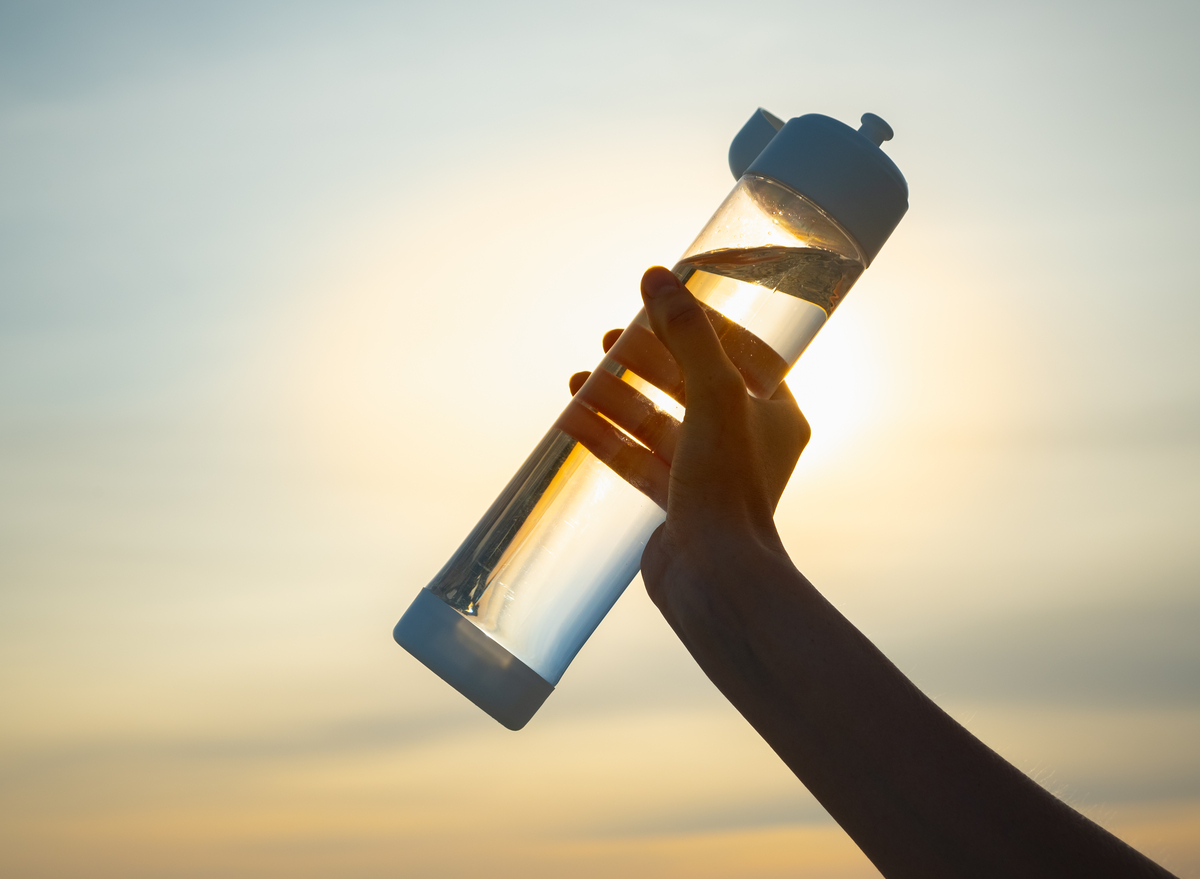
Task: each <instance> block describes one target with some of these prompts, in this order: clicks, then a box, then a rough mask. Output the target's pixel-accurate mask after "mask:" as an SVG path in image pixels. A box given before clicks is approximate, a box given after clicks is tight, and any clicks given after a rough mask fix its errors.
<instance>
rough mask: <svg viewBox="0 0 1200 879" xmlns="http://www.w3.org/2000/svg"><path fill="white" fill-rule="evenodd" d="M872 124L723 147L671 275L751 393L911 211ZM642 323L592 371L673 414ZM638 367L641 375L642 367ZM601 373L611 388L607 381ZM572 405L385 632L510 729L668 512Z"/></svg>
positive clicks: (768, 127) (782, 129)
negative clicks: (719, 199) (719, 173)
mask: <svg viewBox="0 0 1200 879" xmlns="http://www.w3.org/2000/svg"><path fill="white" fill-rule="evenodd" d="M891 137H892V130H891V128H890V127H889V126H888V124H887V123H886V122H884V121H883V120H882V119H880V118H879V117H878V116H875V115H873V114H871V113H867V114H865V115H864V116H863V117H862V127H861V128H859V129H858V130H855V129H853V128H851V127H849V126H847V125H845V124H843V123H841V122H839V121H837V120H835V119H831V118H830V117H828V116H820V115H816V114H810V115H806V116H800V117H798V118H796V119H792V120H791V121H789V122H788V123H787V124H786V125H785V124H784V123H783V122H782V121H781V120H779V119H778V118H776V117H775V116H773V115H771V114H770V113H768V112H766V111H765V110H758V111H757V112H756V113H755V114H754V115H753V116H752V117H751V118H750V121H749V122H747V123H746V125H745V126H744V127H743V128H742V130H741V131H740V132H739V133H738V135H737V136H736V137H735V138H734V140H733V144H732V145H731V147H730V150H729V165H730V169H731V170H732V171H733V176H734V177H735V178H737V181H738V182H737V184H736V186H734V188H733V191H732V192H731V193H730V194H729V196H728V197H727V198H726V199H725V201H724V202H723V203H722V204H721V206H720V207H719V208H718V209H717V212H716V213H715V214H714V215H713V217H712V219H711V220H709V222H708V225H706V226H705V227H704V229H703V230H701V232H700V234H699V236H698V237H697V238H696V240H695V241H694V242H693V243H692V246H691V247H689V248H688V249H687V251H686V252H685V253H684V254H683V257H682V258H681V259H680V261H679V263H677V264H676V266H675V268H674V271H675V273H676V275H677V276H678V277H679V278H680V280H682V281H683V282H684V283H686V285H687V287H688V289H689V290H691V292H692V293H693V295H695V296H696V298H697V299H698V300H700V302H701V303H703V304H704V306H705V307H706V309H707V310H708V312H709V314H710V316H713V318H714V326H715V327H717V329H718V335H721V336H722V344H723V345H724V346H725V350H726V352H727V353H728V354H729V355H730V359H731V360H733V362H734V363H735V365H737V366H738V368H739V370H740V371H741V372H742V374H743V375H744V376H745V377H746V382H747V387H748V389H749V390H750V392H751V393H753V394H756V395H760V396H769V395H770V394H771V393H772V392H773V391H774V390H775V387H776V386H777V385H778V383H779V382H780V381H782V380H783V377H784V375H785V374H786V373H787V371H788V370H789V369H790V368H791V367H792V366H793V365H794V364H795V362H796V360H797V359H798V358H799V357H800V355H801V353H803V351H804V349H805V348H806V347H807V346H808V344H809V342H811V341H812V339H813V337H814V336H815V335H816V334H817V331H818V330H820V329H821V327H822V326H823V325H824V324H825V321H826V320H828V319H829V316H830V315H831V314H832V313H833V311H834V309H835V308H837V305H838V303H839V302H841V300H842V299H843V297H845V295H846V293H847V292H848V291H849V289H850V287H851V286H852V285H853V284H854V282H855V281H856V280H857V279H858V277H859V275H860V274H861V273H862V272H863V270H864V269H865V268H866V267H867V266H868V265H869V264H870V263H871V261H872V260H873V259H874V258H875V256H876V254H878V253H879V250H880V248H881V247H882V246H883V243H884V242H885V241H886V240H887V238H888V236H889V235H890V234H891V233H892V230H893V229H895V227H896V225H897V224H898V223H899V222H900V219H901V217H903V215H904V213H905V211H906V210H907V209H908V185H907V184H906V183H905V180H904V177H903V175H901V173H900V170H899V169H898V168H897V167H896V165H895V164H894V163H893V162H892V161H891V159H889V158H888V157H887V156H886V155H885V154H884V152H883V151H882V150H881V149H880V145H881V144H882V143H883V142H884V141H886V140H890V139H891ZM647 334H649V335H650V336H652V333H651V331H650V325H649V322H648V321H647V319H646V315H645V312H644V311H643V312H640V313H639V314H638V315H637V316H636V317H635V318H634V320H633V322H632V323H631V324H630V326H629V328H628V329H626V330H625V331H624V332H623V333H622V335H621V337H620V339H619V340H618V342H617V343H616V345H614V346H613V347H612V348H611V349H610V350H609V352H608V354H607V355H606V356H605V357H604V359H603V360H602V361H601V362H600V365H599V366H598V367H597V370H596V372H595V373H594V375H595V374H597V373H599V371H601V370H603V371H605V372H606V373H608V374H609V375H610V376H612V377H615V378H616V379H619V380H620V381H622V382H625V383H626V384H628V385H631V386H632V388H633V390H634V391H636V392H638V393H639V394H642V395H643V396H645V397H646V398H647V400H648V401H650V403H651V404H653V405H654V406H655V407H656V408H657V409H659V410H660V411H661V412H663V413H665V414H666V415H668V416H669V417H673V418H677V419H682V415H683V408H682V407H681V406H680V405H679V404H678V403H677V402H676V401H675V400H673V399H672V398H671V397H670V395H669V394H667V393H664V390H663V389H662V388H661V387H660V385H662V384H663V382H662V381H661V380H656V376H655V375H653V372H654V368H653V364H652V363H651V364H648V365H645V366H643V365H642V364H643V363H644V362H646V360H645V357H644V356H641V355H639V352H642V355H644V354H645V352H646V351H648V350H650V348H649V347H648V345H647V344H643V343H648V342H653V340H652V339H649V338H648V336H647ZM639 371H640V372H639ZM605 380H610V379H608V378H607V377H606V378H605ZM578 405H580V404H579V403H578V402H577V401H572V404H571V405H570V406H568V410H567V412H564V415H563V417H562V418H560V420H559V421H558V422H556V423H555V426H554V427H552V428H551V430H550V432H549V433H547V434H546V436H545V437H544V438H543V439H542V441H541V442H540V443H539V444H538V446H537V448H535V449H534V450H533V453H532V454H531V455H530V456H529V458H528V459H527V460H526V461H525V463H524V464H523V465H522V466H521V468H520V470H518V471H517V474H516V475H515V476H514V477H513V478H512V480H511V481H510V482H509V483H508V485H507V486H506V487H505V489H504V491H503V492H501V494H500V496H499V497H498V498H497V499H496V501H495V503H493V504H492V506H491V507H490V508H489V509H488V511H487V512H486V513H485V514H484V516H483V518H482V519H481V520H480V521H479V524H478V525H476V526H475V528H474V530H473V531H471V533H470V534H469V535H468V536H467V539H466V540H465V541H464V542H463V544H462V546H460V547H459V549H458V551H457V552H456V553H455V554H454V555H453V556H452V557H451V558H450V560H449V561H448V562H447V563H446V565H445V567H443V568H442V570H441V571H439V572H438V574H437V576H435V577H434V578H433V580H432V581H431V582H430V583H429V585H428V586H426V587H425V588H424V589H423V590H421V592H420V593H419V594H418V595H417V598H416V600H415V601H414V602H413V603H412V605H411V606H410V607H409V609H408V610H407V611H406V612H405V614H404V616H403V617H402V618H401V619H400V621H399V622H398V623H397V624H396V627H395V631H394V635H395V638H396V641H397V642H398V643H399V644H400V645H401V646H402V647H404V648H405V649H406V650H408V651H409V652H410V653H412V654H413V655H414V656H415V657H416V658H417V659H419V660H420V661H421V662H423V663H424V664H425V665H426V666H428V667H429V668H430V669H431V670H432V671H434V672H435V673H436V674H438V675H439V676H440V677H441V678H442V679H444V680H445V681H446V682H447V683H449V684H450V685H451V686H453V687H455V688H456V689H457V690H458V691H459V692H461V693H462V694H463V695H464V696H466V697H467V698H468V699H470V700H471V701H472V702H474V703H475V704H476V705H478V706H479V707H480V708H482V709H483V710H484V711H486V712H487V713H488V714H490V715H491V716H492V717H493V718H495V719H496V720H498V721H499V722H500V723H502V724H503V725H504V726H506V727H508V728H509V729H514V730H516V729H520V728H521V727H523V726H524V725H525V724H526V723H527V722H528V721H529V719H530V718H531V717H532V716H533V715H534V713H535V712H536V711H537V710H538V708H540V707H541V705H542V703H543V702H544V701H545V700H546V698H547V697H548V696H549V695H550V693H551V692H552V691H553V690H554V687H555V685H557V684H558V682H559V679H560V678H561V677H562V675H563V672H564V671H565V670H566V668H567V666H568V665H569V664H570V662H571V660H572V659H574V657H575V654H576V653H578V652H579V649H580V648H581V647H582V646H583V644H584V642H585V641H586V640H587V639H588V637H589V636H590V635H591V634H592V632H593V631H594V630H595V628H596V626H597V625H599V623H600V620H601V619H603V618H604V615H605V614H606V613H608V611H609V609H610V608H611V607H612V605H613V603H614V602H615V601H616V600H617V598H619V597H620V595H621V593H622V592H623V591H624V590H625V587H626V586H628V585H629V582H630V581H631V580H632V579H633V577H634V576H635V575H636V574H637V572H638V568H639V564H640V561H641V555H642V550H643V548H644V547H645V545H646V541H647V540H649V538H650V535H651V533H653V531H654V529H655V528H657V527H658V525H659V524H661V523H662V522H663V520H664V518H665V515H666V514H665V513H664V511H663V509H662V508H661V507H660V506H659V505H658V504H657V503H655V501H653V500H651V498H650V497H649V496H648V495H647V494H644V493H643V492H642V491H641V490H640V489H639V488H638V487H636V486H634V485H633V484H631V483H630V482H627V481H626V480H625V479H623V478H622V477H620V476H618V475H617V474H616V473H615V472H614V471H613V470H611V469H609V468H608V466H607V465H605V464H604V463H602V462H601V461H600V460H599V459H598V458H597V457H595V456H594V455H593V454H592V453H591V452H589V451H588V449H587V448H585V447H584V445H583V443H581V442H579V441H578V440H576V439H575V438H574V437H573V436H572V435H571V434H570V433H568V432H567V431H566V430H564V429H563V428H564V427H565V426H566V421H567V420H568V413H569V412H570V411H571V406H578Z"/></svg>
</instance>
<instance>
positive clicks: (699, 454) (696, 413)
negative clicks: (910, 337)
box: [572, 268, 1171, 879]
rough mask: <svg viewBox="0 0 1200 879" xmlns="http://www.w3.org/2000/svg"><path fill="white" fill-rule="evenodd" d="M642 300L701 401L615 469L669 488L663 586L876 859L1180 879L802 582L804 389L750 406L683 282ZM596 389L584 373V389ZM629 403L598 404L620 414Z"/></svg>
mask: <svg viewBox="0 0 1200 879" xmlns="http://www.w3.org/2000/svg"><path fill="white" fill-rule="evenodd" d="M642 293H643V299H644V301H645V305H646V313H647V315H648V317H649V324H650V326H651V327H652V328H653V332H654V334H655V336H656V337H657V338H658V339H659V340H661V343H662V344H663V345H664V346H665V350H666V351H669V354H670V360H671V362H672V363H673V364H677V366H676V369H677V370H678V375H679V381H678V382H677V383H676V386H673V392H674V393H675V394H676V395H677V396H679V397H680V398H683V397H684V394H685V393H686V404H687V409H686V415H685V417H684V420H683V423H682V425H675V427H674V428H673V429H671V430H669V431H668V432H669V433H670V437H669V441H667V440H664V439H663V438H662V437H663V435H664V430H666V428H664V427H663V426H662V425H657V426H656V428H655V430H656V431H658V433H657V434H656V435H655V438H654V443H652V444H648V446H649V447H648V448H645V447H642V446H639V445H638V444H636V443H632V442H631V443H629V447H626V450H625V451H624V452H622V454H621V455H620V456H619V457H620V460H619V462H618V466H617V468H615V469H618V472H622V474H623V475H625V476H626V478H629V479H631V481H635V480H641V481H642V483H643V485H645V486H655V485H658V484H659V483H660V482H665V484H666V495H665V507H666V510H667V519H666V522H665V523H664V524H663V525H662V526H661V527H660V528H659V529H658V530H657V531H656V532H655V533H654V536H653V537H652V538H651V540H650V542H649V543H648V545H647V546H646V550H645V552H644V554H643V556H642V574H643V578H644V579H645V582H646V588H647V590H648V591H649V593H650V597H651V598H652V599H653V600H654V603H655V604H656V605H657V606H658V608H659V609H660V610H661V611H662V613H663V616H664V617H666V619H667V621H668V623H670V625H671V627H672V628H673V629H674V630H675V632H676V633H677V634H678V636H679V638H680V640H682V641H683V643H684V645H685V646H686V647H687V649H688V650H689V651H690V652H691V654H692V656H693V657H695V659H696V661H697V662H698V663H699V665H700V667H701V668H702V669H703V670H704V672H705V673H706V674H707V675H708V676H709V678H710V679H711V680H712V681H713V683H715V684H716V686H717V687H718V688H719V689H720V690H721V692H722V693H723V694H724V695H725V696H726V697H727V698H728V699H729V700H730V702H732V703H733V705H734V706H735V707H736V708H737V709H738V711H740V712H741V713H742V715H743V716H744V717H745V718H746V719H747V720H748V721H749V722H750V723H751V725H753V727H754V728H755V729H756V730H757V731H758V732H759V733H760V734H761V735H762V736H763V738H764V739H766V741H767V742H768V743H769V744H770V745H771V747H772V748H773V749H774V750H775V752H776V753H777V754H779V756H780V757H781V758H782V759H783V761H784V762H785V763H786V764H787V765H788V767H789V768H790V769H791V770H792V771H793V772H794V773H795V774H796V776H797V777H798V778H799V779H800V780H801V781H802V782H803V783H804V784H805V786H807V787H808V789H809V790H810V791H812V793H813V794H814V796H816V798H817V799H818V800H819V801H820V802H821V803H822V805H823V806H824V807H825V808H826V809H827V810H828V811H829V813H830V814H831V815H832V816H833V817H834V819H835V820H837V822H838V823H839V824H840V825H841V826H842V827H843V828H844V829H845V830H846V832H847V833H849V835H850V836H851V837H852V838H853V839H854V841H855V842H856V843H857V844H858V845H859V847H860V848H862V850H863V852H864V853H865V854H866V855H867V857H869V858H870V859H871V861H872V862H874V864H875V865H876V866H877V867H878V868H879V870H880V871H881V872H882V873H883V874H884V875H885V876H888V877H914V879H916V877H920V879H930V877H993V876H994V877H1023V879H1033V877H1089V879H1097V877H1118V876H1120V877H1131V876H1153V877H1163V876H1170V875H1171V874H1169V873H1168V872H1167V871H1165V870H1164V869H1162V868H1161V867H1159V866H1158V865H1156V864H1155V863H1153V862H1152V861H1150V860H1149V859H1147V858H1146V857H1145V856H1143V855H1141V854H1140V853H1138V852H1137V851H1135V850H1134V849H1132V848H1130V847H1129V846H1128V845H1126V844H1125V843H1123V842H1122V841H1121V840H1119V839H1117V838H1116V837H1115V836H1113V835H1111V834H1110V833H1108V832H1107V831H1105V830H1104V829H1102V828H1101V827H1099V826H1098V825H1096V824H1094V823H1092V822H1091V821H1089V820H1088V819H1086V818H1084V817H1083V816H1082V815H1080V814H1079V813H1077V812H1075V811H1074V810H1073V809H1071V808H1070V807H1068V806H1067V805H1066V804H1064V803H1062V802H1061V801H1059V800H1058V799H1056V798H1055V797H1053V796H1052V795H1051V794H1049V793H1048V792H1047V791H1045V790H1044V789H1043V788H1041V787H1040V786H1039V785H1037V784H1036V783H1035V782H1033V781H1032V780H1030V779H1029V778H1028V777H1026V776H1025V775H1023V774H1022V773H1021V772H1019V771H1018V770H1017V769H1015V768H1014V767H1013V766H1011V765H1010V764H1009V763H1007V762H1006V761H1005V760H1003V759H1002V758H1001V757H1000V756H999V755H997V754H996V753H995V752H993V751H992V750H991V749H989V748H988V747H987V746H986V745H984V744H983V743H982V742H980V741H979V740H978V739H976V738H975V737H974V736H972V735H971V734H970V733H969V732H967V730H966V729H964V728H963V727H962V726H960V725H959V724H958V723H957V722H955V721H954V720H953V719H952V718H951V717H950V716H949V715H947V714H946V713H945V712H944V711H942V710H941V709H940V708H938V706H937V705H935V704H934V703H933V702H932V701H931V700H930V699H929V698H927V697H926V696H925V695H924V694H923V693H921V692H920V691H919V690H918V689H917V688H916V687H915V686H914V685H913V684H912V683H911V682H910V681H909V680H908V679H907V678H906V677H905V676H904V675H903V674H902V673H901V672H900V671H899V669H897V668H896V667H895V666H894V665H893V664H892V663H891V662H890V661H889V660H888V659H887V657H885V656H884V655H883V654H882V653H881V652H880V651H879V650H878V649H877V648H876V647H875V646H874V645H873V644H872V643H871V642H870V641H869V640H867V638H866V637H865V636H864V635H863V634H862V633H861V632H859V631H858V630H857V629H856V628H855V627H854V626H853V625H851V624H850V622H849V621H847V620H846V619H845V618H844V617H843V616H842V615H841V614H840V613H839V612H838V611H837V610H836V609H835V608H834V607H833V606H832V605H831V604H830V603H829V602H828V601H826V600H825V599H824V598H823V597H822V596H821V595H820V593H818V592H817V590H816V589H815V588H814V587H813V586H812V584H811V583H809V582H808V580H806V579H805V578H804V576H803V575H802V574H800V572H799V571H798V570H797V569H796V568H795V566H794V565H793V564H792V562H791V560H790V559H789V558H788V555H787V553H786V551H785V550H784V547H783V544H782V542H781V541H780V538H779V535H778V532H777V531H776V529H775V524H774V513H775V507H776V504H777V503H778V501H779V497H780V495H781V493H782V491H783V488H784V486H785V485H786V483H787V480H788V478H789V476H790V475H791V471H792V469H793V468H794V466H795V463H796V461H797V459H798V457H799V454H800V452H801V450H802V449H803V447H804V445H805V443H806V442H807V440H808V436H809V429H808V424H807V422H806V421H805V420H804V416H803V415H802V414H801V413H800V410H799V408H798V407H797V405H796V402H795V400H794V399H793V397H792V395H791V393H790V392H789V391H788V390H787V388H786V386H783V385H781V386H780V387H779V390H777V391H776V392H775V394H774V395H773V396H772V397H770V398H769V399H762V398H759V397H755V396H752V395H750V394H749V393H748V392H747V389H746V388H747V385H746V380H745V379H744V377H743V375H742V373H740V372H739V371H738V369H737V368H736V367H735V366H734V364H733V362H732V361H731V360H730V358H729V357H728V356H727V355H726V352H725V350H723V349H722V345H721V342H720V340H719V339H718V335H717V333H716V332H715V331H714V329H713V326H712V324H711V323H710V321H709V319H708V317H707V316H706V314H705V311H704V309H703V308H702V307H701V306H700V305H699V303H697V302H696V300H695V299H694V298H693V297H692V296H691V294H690V293H688V292H687V290H686V288H684V287H683V285H682V284H680V283H679V282H678V280H677V279H676V278H675V276H674V275H672V274H671V273H670V272H669V271H668V270H667V269H663V268H654V269H651V270H650V271H648V272H647V273H646V275H645V277H644V278H643V280H642ZM613 341H614V340H613V339H612V338H611V334H610V337H606V344H607V345H608V346H613ZM618 341H619V340H618ZM585 378H586V375H583V374H581V375H577V376H574V377H572V391H573V392H576V391H580V390H582V388H583V386H584V384H585V382H584V381H583V379H585ZM621 399H622V398H621V397H619V396H617V397H611V398H608V399H607V400H604V399H602V398H601V397H594V398H592V404H595V403H596V401H597V400H600V405H599V406H597V411H602V412H603V411H604V410H605V405H604V404H605V403H608V404H612V405H613V406H614V407H615V408H616V409H620V408H621V405H622V404H621ZM589 405H590V404H589ZM593 414H594V413H593ZM606 414H608V415H609V417H613V414H615V415H616V417H615V418H614V419H613V420H614V421H617V423H620V421H619V419H620V418H621V417H623V416H622V414H621V413H620V412H617V413H606ZM624 415H625V416H628V417H627V418H626V420H631V421H636V420H637V419H636V415H635V416H630V415H629V413H628V412H626V413H624ZM603 427H604V428H606V429H608V430H613V431H614V432H616V431H615V429H613V428H612V427H611V425H608V424H605V425H604V426H603ZM627 429H628V428H627ZM635 435H637V434H636V433H635ZM647 435H649V434H647ZM639 438H640V437H639ZM609 439H610V440H611V437H609ZM585 444H587V443H585ZM655 444H657V446H656V445H655ZM588 447H589V448H591V446H590V445H589V446H588ZM656 448H657V451H656ZM647 474H652V475H647ZM635 484H637V482H635ZM643 490H646V488H643ZM653 490H654V491H659V492H660V494H659V497H661V486H659V487H658V488H653ZM647 493H648V494H651V496H652V497H654V496H655V495H654V494H652V493H651V491H647ZM660 503H662V500H660Z"/></svg>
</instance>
